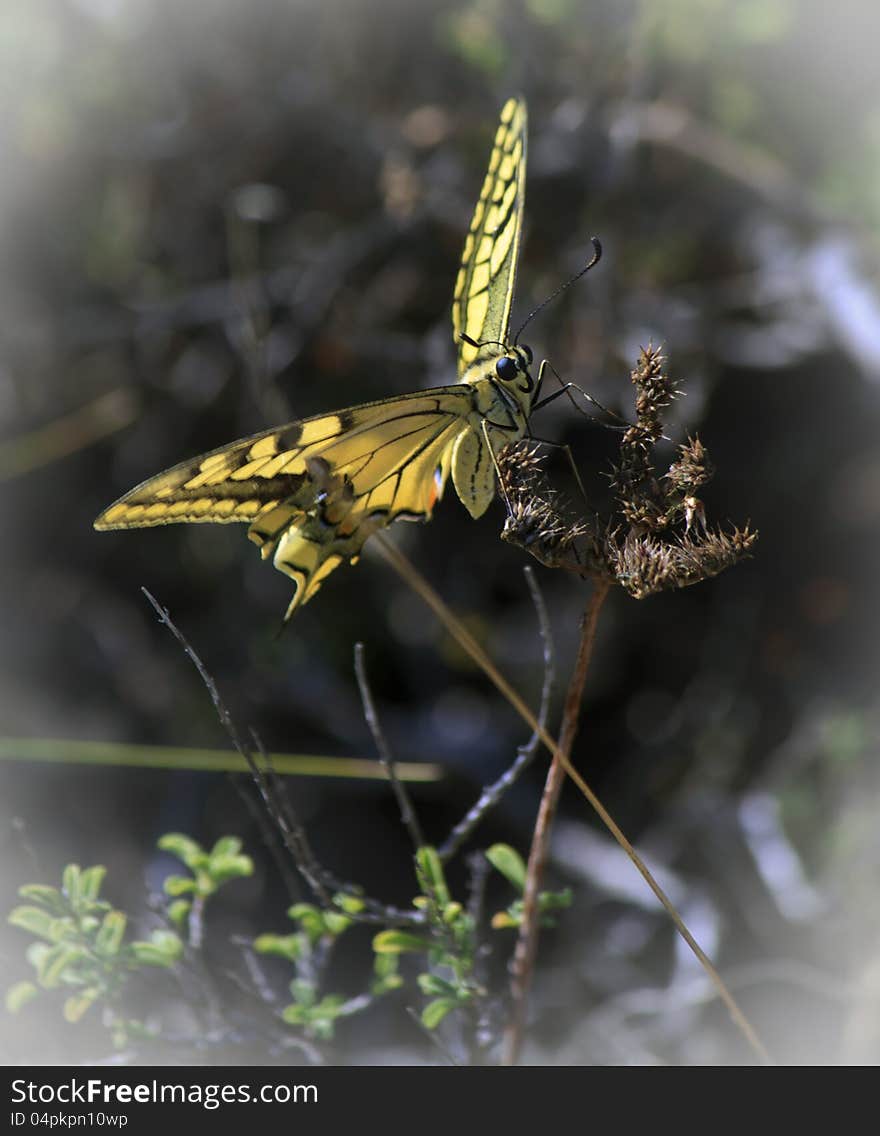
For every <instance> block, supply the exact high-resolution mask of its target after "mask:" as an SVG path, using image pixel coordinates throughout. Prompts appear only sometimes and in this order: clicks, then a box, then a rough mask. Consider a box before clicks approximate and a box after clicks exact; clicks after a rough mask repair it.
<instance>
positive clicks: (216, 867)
mask: <svg viewBox="0 0 880 1136" xmlns="http://www.w3.org/2000/svg"><path fill="white" fill-rule="evenodd" d="M205 871H206V873H207V875H209V876H210V877H211V880H212V881H213V883H214V886H215V887H219V886H220V884H224V883H226V881H227V880H234V879H238V878H239V877H241V876H252V875H253V874H254V862H253V860H252V859H251V858H250V856H212V857H211V859H210V860H209V861H208V864H207V866H206V869H205Z"/></svg>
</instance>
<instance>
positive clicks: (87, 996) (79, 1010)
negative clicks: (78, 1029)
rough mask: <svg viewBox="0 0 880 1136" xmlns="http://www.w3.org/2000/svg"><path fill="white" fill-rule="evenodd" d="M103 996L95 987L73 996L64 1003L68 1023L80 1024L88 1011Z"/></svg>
mask: <svg viewBox="0 0 880 1136" xmlns="http://www.w3.org/2000/svg"><path fill="white" fill-rule="evenodd" d="M100 996H101V992H100V990H97V989H95V987H94V986H92V987H90V988H89V989H88V990H83V991H81V992H80V993H78V994H71V996H70V997H69V998H68V999H66V1001H65V1003H64V1018H65V1021H68V1022H78V1021H79V1020H80V1018H81V1017H82V1016H83V1014H84V1013H85V1012H86V1010H88V1009H89V1007H90V1006H93V1005H94V1004H95V1002H96V1001H97V1000H98V998H99V997H100Z"/></svg>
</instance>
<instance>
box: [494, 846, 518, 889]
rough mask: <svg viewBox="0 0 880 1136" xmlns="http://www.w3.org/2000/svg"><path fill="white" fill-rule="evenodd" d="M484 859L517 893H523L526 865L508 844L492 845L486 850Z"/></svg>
mask: <svg viewBox="0 0 880 1136" xmlns="http://www.w3.org/2000/svg"><path fill="white" fill-rule="evenodd" d="M486 859H487V860H488V861H489V863H490V864H491V865H492V867H493V868H495V869H496V871H499V872H500V873H501V874H502V876H504V878H505V879H506V880H507V881H508V883H510V884H512V885H513V886H514V887H515V888H516V890H517V891H519V892H522V891H523V889H524V888H525V886H526V865H525V861H524V860H523V858H522V856H520V854H519V852H517V850H516V849H515V848H511V847H510V845H509V844H493V845H492V847H491V848H488V849H487V850H486Z"/></svg>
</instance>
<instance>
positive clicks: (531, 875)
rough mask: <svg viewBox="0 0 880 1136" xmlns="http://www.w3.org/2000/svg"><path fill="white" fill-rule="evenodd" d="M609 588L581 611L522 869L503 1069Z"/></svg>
mask: <svg viewBox="0 0 880 1136" xmlns="http://www.w3.org/2000/svg"><path fill="white" fill-rule="evenodd" d="M610 587H611V584H610V582H609V581H607V580H596V582H595V586H594V589H593V595H592V596H591V598H590V603H589V605H588V607H587V610H586V611H585V612H584V618H583V622H582V627H581V641H580V643H579V645H578V653H577V660H576V661H575V665H574V670H573V671H572V675H571V680H570V681H569V684H568V691H567V692H566V695H565V705H564V707H563V711H562V729H561V731H560V734H559V748H558V749H557V750H556V752H555V753H554V754H553V760H552V761H551V762H550V768H549V770H548V771H547V780H546V782H545V783H544V793H543V795H542V797H541V804H540V806H539V807H538V816H537V819H536V821H535V831H534V833H533V834H532V847H531V849H530V851H529V862H528V866H527V868H526V882H525V888H524V890H523V912H522V922H521V923H520V926H519V937H518V938H517V941H516V949H515V951H514V955H513V961H512V963H511V982H510V992H511V998H512V1005H511V1011H510V1019H509V1021H508V1024H507V1029H506V1030H505V1031H504V1048H503V1051H502V1056H501V1064H502V1065H515V1064H516V1063H517V1061H518V1060H519V1055H520V1051H521V1049H522V1043H523V1035H524V1032H525V1022H526V1007H527V1005H528V998H529V990H530V988H531V985H532V975H533V974H534V970H535V959H536V958H537V954H538V936H539V934H540V929H541V913H540V910H539V906H538V897H539V894H540V891H541V886H542V884H543V882H544V872H545V869H546V867H547V859H548V857H549V854H550V837H551V834H552V832H553V819H554V817H555V816H556V806H557V804H558V803H559V794H560V792H561V791H562V785H563V782H564V781H565V776H566V770H565V763H564V762H565V760H567V759H569V758H570V757H571V747H572V745H573V743H574V739H575V736H576V735H577V729H578V724H579V721H580V709H581V702H582V701H583V694H584V686H585V685H586V681H587V669H588V668H589V665H590V659H591V658H592V655H593V644H594V642H595V640H596V625H597V623H598V621H599V612H600V611H601V610H602V605H603V604H604V602H605V597H606V596H607V595H608V591H609V589H610Z"/></svg>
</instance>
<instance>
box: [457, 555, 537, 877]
mask: <svg viewBox="0 0 880 1136" xmlns="http://www.w3.org/2000/svg"><path fill="white" fill-rule="evenodd" d="M523 572H524V574H525V578H526V583H527V584H528V587H529V591H530V592H531V595H532V602H533V603H534V605H535V611H536V612H537V613H538V629H539V631H540V635H541V643H542V645H543V649H544V680H543V683H542V686H541V703H540V707H539V709H538V724H539V725H540V726H542V727H544V728H545V729H546V726H547V715H548V714H549V712H550V698H551V696H552V694H553V685H554V682H555V681H556V668H555V658H554V649H553V636H552V633H551V631H550V620H549V618H548V616H547V605H546V604H545V603H544V597H543V596H542V595H541V590H540V588H539V587H538V582H537V580H536V579H535V573H534V571H533V570H532V566H531V565H530V564H527V565H526V567H525V568H524V569H523ZM540 742H541V735H540V732H539V731H538V730H533V732H532V736H531V737H530V738H529V740H528V741H527V742H526V743H525V745H522V746H520V747H519V748H518V750H517V755H516V759H515V760H514V762H513V764H512V765H511V766H510V767H509V768H508V769H506V770H505V771H504V773H502V774H501V776H500V777H499V778H498V780H497V781H495V782H494V783H493V784H491V785H489V786H488V787H487V788H486V789H484V790H483V792H482V793H481V794H480V797H479V799H478V800H477V802H476V804H474V805H473V806H472V807H471V808H470V809H468V811H467V812H466V813H465V815H464V816H463V817H462V819H461V820H460V821H459V822H458V824H457V825H456V826H455V827H454V828H453V830H452V832H450V834H449V836H448V837H447V838H446V840H445V841H444V843H443V844H442V846H441V847H440V849H439V850H438V855H439V857H440V859H441V861H443V862H444V863H445V862H446V861H447V860H449V859H451V857H452V856H453V855H454V854H455V853H456V852H457V851H458V849H459V848H460V847H461V846H462V844H464V842H465V841H466V840H467V838H468V837H469V836H470V834H471V833H472V832H473V831H474V829H475V828H476V827H477V825H478V824H479V823H480V821H481V820H482V819H483V817H484V816H485V814H486V813H487V812H488V811H489V809H491V808H494V806H495V805H497V804H498V802H499V801H500V799H501V797H502V796H503V795H504V794H505V793H506V792H507V790H508V789H509V788H510V787H511V785H513V784H514V782H515V781H516V780H517V779H518V778H519V776H520V774H522V773H523V772H524V771H525V770H526V769H527V768H528V767H529V765H531V763H532V761H533V760H534V758H535V754H536V753H537V752H538V746H539V745H540Z"/></svg>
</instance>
